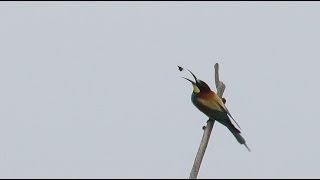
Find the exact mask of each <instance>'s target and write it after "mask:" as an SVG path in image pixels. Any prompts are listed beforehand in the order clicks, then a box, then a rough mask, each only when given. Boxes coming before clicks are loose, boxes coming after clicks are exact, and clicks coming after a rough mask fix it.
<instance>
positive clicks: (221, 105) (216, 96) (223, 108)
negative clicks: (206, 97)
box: [214, 94, 241, 129]
mask: <svg viewBox="0 0 320 180" xmlns="http://www.w3.org/2000/svg"><path fill="white" fill-rule="evenodd" d="M214 98H215V100H216V101H217V102H218V103H217V104H218V106H219V107H220V108H221V109H222V111H224V112H225V113H227V114H228V115H229V116H230V117H231V119H232V120H233V122H235V123H236V125H237V126H238V127H239V128H240V129H241V127H240V126H239V124H238V123H237V121H236V120H235V119H234V118H233V117H232V115H231V114H230V112H229V110H228V109H227V107H226V106H225V105H224V103H223V101H222V100H221V98H220V97H219V96H218V95H217V94H215V96H214Z"/></svg>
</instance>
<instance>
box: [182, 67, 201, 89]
mask: <svg viewBox="0 0 320 180" xmlns="http://www.w3.org/2000/svg"><path fill="white" fill-rule="evenodd" d="M188 71H189V72H190V73H191V74H192V76H193V78H194V79H195V82H193V81H191V80H190V79H188V78H185V77H182V78H184V79H186V80H187V81H190V82H191V84H192V87H193V92H194V93H199V92H200V89H199V87H198V86H197V80H198V79H197V77H196V76H195V75H194V74H193V73H192V72H191V71H190V70H189V69H188Z"/></svg>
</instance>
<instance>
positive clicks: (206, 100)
mask: <svg viewBox="0 0 320 180" xmlns="http://www.w3.org/2000/svg"><path fill="white" fill-rule="evenodd" d="M179 69H180V68H179ZM187 70H188V71H189V72H190V73H191V74H192V76H193V78H194V79H195V81H192V80H190V79H188V78H185V77H182V78H184V79H186V80H188V81H190V82H191V84H192V87H193V91H192V94H191V101H192V103H193V105H194V106H196V107H197V109H198V110H200V111H201V112H202V113H204V114H205V115H206V116H208V117H209V119H214V120H216V121H218V122H219V123H221V124H222V125H224V126H225V127H227V128H228V129H229V131H230V132H231V133H232V134H233V135H234V137H235V138H236V140H237V141H238V142H239V143H240V144H243V145H244V146H245V147H246V148H247V149H248V151H249V152H250V151H251V150H250V148H249V147H248V145H247V144H246V140H245V139H244V138H243V137H242V136H241V131H240V130H239V129H241V128H240V126H239V125H238V123H237V122H236V121H235V120H234V118H233V117H232V115H231V114H230V112H229V110H228V109H227V107H226V106H225V104H224V102H225V100H223V99H221V98H220V97H219V96H218V95H217V94H216V93H215V92H213V91H212V90H211V89H210V87H209V86H208V84H207V83H205V82H204V81H202V80H200V79H198V78H197V77H196V76H195V75H194V74H193V73H192V72H191V71H190V70H189V69H187ZM230 118H231V119H232V120H233V121H234V122H235V124H236V125H237V126H238V127H239V129H238V128H236V127H235V126H234V125H233V124H232V122H231V120H230Z"/></svg>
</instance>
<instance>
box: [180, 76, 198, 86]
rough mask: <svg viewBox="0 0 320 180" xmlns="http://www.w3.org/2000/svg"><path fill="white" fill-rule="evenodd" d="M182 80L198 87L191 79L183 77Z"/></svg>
mask: <svg viewBox="0 0 320 180" xmlns="http://www.w3.org/2000/svg"><path fill="white" fill-rule="evenodd" d="M182 78H183V79H185V80H187V81H190V82H191V84H192V85H195V86H196V83H195V82H193V81H191V80H190V79H188V78H185V77H182Z"/></svg>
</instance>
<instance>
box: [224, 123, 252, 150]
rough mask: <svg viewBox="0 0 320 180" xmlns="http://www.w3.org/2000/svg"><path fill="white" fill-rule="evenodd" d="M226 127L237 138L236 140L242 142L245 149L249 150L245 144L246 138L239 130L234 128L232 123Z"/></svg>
mask: <svg viewBox="0 0 320 180" xmlns="http://www.w3.org/2000/svg"><path fill="white" fill-rule="evenodd" d="M228 129H229V130H230V131H231V132H232V134H233V135H234V137H235V138H236V139H237V141H238V142H239V143H240V144H243V145H244V146H245V147H246V148H247V149H248V151H249V152H250V151H251V150H250V148H249V147H248V146H247V144H246V140H245V139H244V138H243V137H242V136H241V134H240V133H241V132H240V131H239V130H238V129H237V128H235V127H234V126H233V125H232V126H229V127H228Z"/></svg>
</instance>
